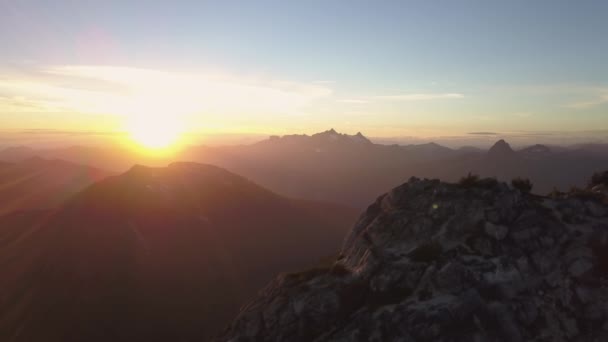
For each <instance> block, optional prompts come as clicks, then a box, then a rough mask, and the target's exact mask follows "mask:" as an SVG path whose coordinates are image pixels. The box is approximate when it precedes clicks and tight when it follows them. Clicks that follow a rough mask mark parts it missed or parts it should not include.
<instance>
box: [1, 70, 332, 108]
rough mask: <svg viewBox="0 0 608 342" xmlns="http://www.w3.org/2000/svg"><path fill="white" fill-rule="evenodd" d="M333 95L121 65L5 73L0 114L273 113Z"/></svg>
mask: <svg viewBox="0 0 608 342" xmlns="http://www.w3.org/2000/svg"><path fill="white" fill-rule="evenodd" d="M332 93H333V91H332V89H331V88H329V87H328V86H327V85H325V84H318V83H300V82H288V81H282V80H276V79H271V78H261V77H257V78H253V77H247V76H242V75H228V74H221V73H217V72H215V73H212V72H204V73H203V72H198V73H182V72H170V71H163V70H153V69H141V68H131V67H116V66H95V65H92V66H70V65H68V66H51V67H45V68H39V69H35V70H30V71H29V72H28V73H23V72H20V73H17V74H14V75H6V74H0V94H1V95H2V96H0V112H8V111H10V112H14V111H30V112H31V111H43V112H78V113H90V114H116V115H130V114H133V113H136V114H140V113H153V112H165V113H176V114H184V115H185V114H196V113H211V114H219V115H224V114H240V115H244V114H258V113H264V114H272V113H289V112H293V111H297V110H300V109H301V108H303V107H305V106H307V105H308V104H310V103H312V102H314V101H316V100H318V99H321V98H324V97H328V96H330V95H331V94H332Z"/></svg>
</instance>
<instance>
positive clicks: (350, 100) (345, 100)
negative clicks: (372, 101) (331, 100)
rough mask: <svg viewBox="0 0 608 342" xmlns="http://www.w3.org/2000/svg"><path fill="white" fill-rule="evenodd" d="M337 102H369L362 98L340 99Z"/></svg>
mask: <svg viewBox="0 0 608 342" xmlns="http://www.w3.org/2000/svg"><path fill="white" fill-rule="evenodd" d="M337 102H340V103H352V104H366V103H369V100H364V99H341V100H337Z"/></svg>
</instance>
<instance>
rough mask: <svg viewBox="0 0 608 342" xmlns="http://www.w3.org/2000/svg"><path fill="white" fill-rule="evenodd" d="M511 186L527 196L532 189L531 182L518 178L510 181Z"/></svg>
mask: <svg viewBox="0 0 608 342" xmlns="http://www.w3.org/2000/svg"><path fill="white" fill-rule="evenodd" d="M511 185H512V186H513V187H514V188H515V189H517V190H519V191H521V192H522V193H524V194H529V193H530V191H532V187H533V185H532V182H530V180H529V179H527V178H520V177H517V178H514V179H513V180H512V181H511Z"/></svg>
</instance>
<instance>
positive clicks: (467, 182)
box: [458, 172, 479, 188]
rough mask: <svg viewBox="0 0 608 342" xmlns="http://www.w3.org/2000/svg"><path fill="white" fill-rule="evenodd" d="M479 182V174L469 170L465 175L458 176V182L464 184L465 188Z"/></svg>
mask: <svg viewBox="0 0 608 342" xmlns="http://www.w3.org/2000/svg"><path fill="white" fill-rule="evenodd" d="M477 182H479V176H478V175H476V174H473V173H471V172H469V174H467V175H466V176H464V177H462V178H460V181H459V182H458V184H460V185H462V186H464V187H465V188H472V187H473V186H475V184H477Z"/></svg>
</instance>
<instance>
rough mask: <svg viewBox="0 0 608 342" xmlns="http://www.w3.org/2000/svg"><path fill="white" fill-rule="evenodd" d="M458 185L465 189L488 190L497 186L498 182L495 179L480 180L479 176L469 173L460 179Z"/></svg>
mask: <svg viewBox="0 0 608 342" xmlns="http://www.w3.org/2000/svg"><path fill="white" fill-rule="evenodd" d="M458 184H460V185H461V186H463V187H465V188H485V189H489V188H492V187H494V186H496V184H498V180H496V178H480V177H479V175H476V174H473V173H471V172H469V173H468V174H467V175H466V176H464V177H462V178H461V179H460V181H459V182H458Z"/></svg>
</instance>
